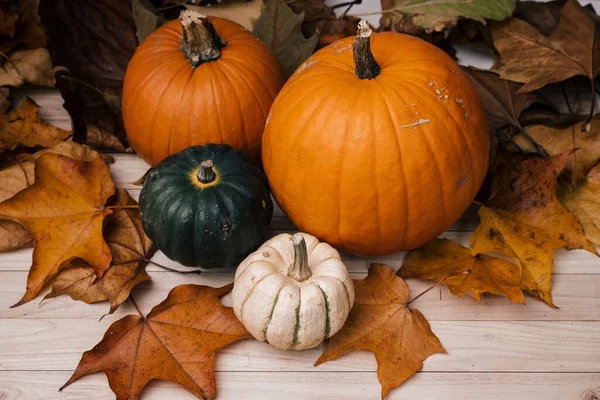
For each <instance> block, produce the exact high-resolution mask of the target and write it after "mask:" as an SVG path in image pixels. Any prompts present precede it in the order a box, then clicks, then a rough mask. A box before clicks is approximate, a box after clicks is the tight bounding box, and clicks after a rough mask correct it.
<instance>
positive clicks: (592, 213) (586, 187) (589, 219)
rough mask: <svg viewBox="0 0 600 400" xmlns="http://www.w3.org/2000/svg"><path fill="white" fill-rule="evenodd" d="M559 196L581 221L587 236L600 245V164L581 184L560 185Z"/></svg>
mask: <svg viewBox="0 0 600 400" xmlns="http://www.w3.org/2000/svg"><path fill="white" fill-rule="evenodd" d="M558 197H559V198H560V201H561V202H562V203H563V204H564V205H565V207H567V208H568V209H569V210H571V212H572V213H573V214H575V216H576V217H577V219H578V220H579V222H581V225H583V229H584V231H585V234H586V236H587V237H588V239H590V241H591V242H592V243H594V244H595V245H596V246H600V164H598V165H596V166H595V167H594V168H593V169H592V170H591V171H590V172H589V173H588V175H587V177H586V178H585V180H584V181H583V183H582V184H581V185H580V186H577V187H574V186H573V185H571V184H568V183H567V184H564V185H560V186H559V190H558Z"/></svg>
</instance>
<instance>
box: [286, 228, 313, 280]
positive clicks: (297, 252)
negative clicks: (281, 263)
mask: <svg viewBox="0 0 600 400" xmlns="http://www.w3.org/2000/svg"><path fill="white" fill-rule="evenodd" d="M290 240H291V241H292V242H293V243H294V263H293V264H292V265H290V267H289V268H288V274H287V275H288V276H289V277H290V278H292V279H294V280H296V281H298V282H302V281H305V280H307V279H308V278H310V277H311V275H312V272H311V271H310V268H309V267H308V251H307V250H306V242H305V241H304V236H302V234H301V233H294V234H293V235H292V237H291V238H290Z"/></svg>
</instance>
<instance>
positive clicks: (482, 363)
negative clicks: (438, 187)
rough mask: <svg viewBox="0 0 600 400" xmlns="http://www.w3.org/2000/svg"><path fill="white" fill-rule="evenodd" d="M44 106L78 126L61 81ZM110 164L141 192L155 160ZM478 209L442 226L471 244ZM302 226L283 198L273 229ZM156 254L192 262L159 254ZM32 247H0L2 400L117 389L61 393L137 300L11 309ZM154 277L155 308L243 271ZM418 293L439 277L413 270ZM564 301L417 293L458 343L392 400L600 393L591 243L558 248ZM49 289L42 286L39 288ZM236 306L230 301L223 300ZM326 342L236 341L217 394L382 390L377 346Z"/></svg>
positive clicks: (597, 264)
mask: <svg viewBox="0 0 600 400" xmlns="http://www.w3.org/2000/svg"><path fill="white" fill-rule="evenodd" d="M29 94H31V95H32V96H33V97H34V99H35V100H36V101H37V102H38V103H39V104H40V105H41V106H42V110H41V114H42V117H43V118H44V119H46V120H47V121H50V122H52V123H54V124H56V125H58V126H61V127H63V128H67V129H69V128H70V122H69V119H68V116H67V115H66V113H65V112H64V110H63V109H62V107H61V104H62V100H61V98H60V97H59V96H57V94H56V93H55V92H54V91H52V90H37V91H34V92H29ZM115 160H116V162H115V164H113V165H111V172H112V176H113V179H114V180H115V182H116V184H117V186H118V187H119V188H125V189H128V190H129V191H130V193H131V194H132V196H133V197H134V198H136V199H137V197H138V196H139V191H140V188H139V187H137V186H134V185H132V184H131V183H130V182H133V181H135V180H136V179H137V178H139V177H140V176H141V175H142V174H143V173H144V172H145V171H146V169H147V165H146V164H145V163H144V162H143V161H141V160H140V159H138V158H137V157H136V156H134V155H122V154H117V155H115ZM474 211H475V210H473V209H470V210H468V211H467V212H466V213H465V215H464V216H463V218H461V220H459V221H458V222H457V223H456V224H455V225H454V226H453V227H452V228H451V229H450V230H449V231H447V232H446V233H444V235H443V236H445V237H448V238H451V239H454V240H458V241H459V242H461V243H463V244H465V245H466V244H467V243H468V241H469V237H470V235H471V232H472V230H473V229H474V228H475V226H476V224H477V219H476V216H475V213H474ZM293 229H294V227H293V225H292V223H291V222H290V221H289V220H288V219H287V218H286V217H285V215H284V214H283V213H282V212H281V210H280V209H279V208H276V210H275V216H274V218H273V222H272V224H271V231H270V232H269V235H270V236H271V235H275V234H277V233H280V232H282V231H291V230H293ZM403 258H404V254H403V253H399V254H394V255H391V256H388V257H380V258H374V259H363V258H359V257H354V256H351V255H348V254H345V255H344V259H345V261H346V263H347V265H348V267H349V269H350V271H351V274H352V276H353V277H354V278H355V279H357V278H358V279H360V278H362V277H364V276H365V275H366V271H367V267H368V265H369V263H370V262H372V261H378V262H385V263H388V264H390V265H391V266H392V267H394V268H398V267H399V266H400V265H401V263H402V259H403ZM154 260H156V261H157V262H159V263H161V264H164V265H167V266H170V267H174V268H180V269H185V268H184V267H181V266H179V265H178V264H177V263H175V262H172V261H170V260H168V259H167V258H166V257H165V256H164V255H162V254H161V253H158V254H157V255H156V256H155V258H154ZM30 264H31V250H21V251H16V252H12V253H7V254H1V255H0V399H1V400H17V399H19V400H24V399H27V400H38V399H70V400H71V399H113V398H114V395H113V394H112V392H111V391H110V389H109V387H108V384H107V381H106V377H105V376H104V375H103V374H101V373H100V374H95V375H92V376H88V377H85V378H82V379H81V380H80V381H77V382H75V383H74V384H72V385H71V386H70V387H68V388H67V389H65V390H64V391H63V392H62V393H59V392H58V391H57V390H58V388H59V387H60V386H61V385H62V384H63V383H64V382H65V381H66V380H67V379H68V377H69V376H70V374H71V373H72V371H73V369H74V368H75V366H76V365H77V363H78V361H79V359H80V357H81V353H82V352H83V351H86V350H88V349H90V348H91V347H93V346H94V345H95V344H96V343H97V342H98V341H99V340H100V339H101V337H102V336H103V334H104V331H105V330H106V328H107V327H108V326H109V325H110V324H111V323H112V322H114V321H115V320H117V319H119V318H121V317H123V316H124V315H126V314H130V313H134V312H135V311H134V309H133V307H132V305H131V303H129V302H126V303H125V304H123V305H122V306H121V308H119V310H118V311H117V312H116V313H115V314H114V315H110V316H106V317H105V318H103V319H102V320H101V321H99V318H100V317H101V316H103V315H104V314H105V313H106V312H107V311H108V305H107V304H106V303H100V304H94V305H86V304H84V303H81V302H75V301H73V300H71V299H70V298H68V297H64V296H63V297H59V298H56V299H51V300H47V301H44V302H42V303H41V304H40V302H39V301H38V300H36V301H33V302H31V303H29V304H26V305H24V306H21V307H18V308H15V309H10V308H9V306H10V305H12V304H14V303H15V302H16V301H17V300H19V298H20V297H21V295H22V294H23V290H24V287H25V279H26V276H27V271H28V269H29V266H30ZM148 270H149V273H150V275H151V276H152V281H151V282H146V283H143V284H141V285H139V286H138V287H137V288H135V289H134V291H133V293H134V296H135V297H136V299H137V302H138V303H139V305H140V307H141V308H142V310H143V311H144V312H148V311H149V310H150V309H151V308H152V306H153V305H155V304H158V303H159V302H160V301H162V300H163V299H164V298H165V297H166V295H167V293H168V292H169V290H171V289H172V288H173V287H175V286H177V285H179V284H183V283H196V284H204V285H211V286H218V285H223V284H226V283H229V282H231V281H232V280H233V274H232V271H221V272H214V271H205V272H204V273H203V274H202V275H182V274H178V273H173V272H166V271H164V270H161V269H160V268H157V267H155V266H152V265H150V266H149V267H148ZM408 284H409V286H410V288H411V291H412V292H413V294H415V293H418V292H420V291H422V290H424V289H426V288H427V287H429V285H430V283H429V282H422V281H418V280H412V279H411V280H408ZM553 294H554V299H555V302H556V304H557V305H558V306H559V307H560V309H558V310H555V309H551V308H549V307H547V306H546V305H544V304H543V303H541V302H540V301H538V300H535V299H533V298H531V297H527V305H525V306H523V305H518V304H513V303H510V302H509V301H508V300H507V299H504V298H500V297H496V296H484V297H483V298H482V299H481V301H480V302H479V303H475V302H473V300H472V299H470V298H462V299H459V298H456V297H454V296H452V295H451V294H450V293H449V292H448V290H447V289H445V288H443V287H442V288H439V289H435V290H432V291H431V292H429V293H428V294H426V295H425V296H423V297H422V298H421V299H419V300H418V301H416V302H415V303H414V307H415V308H417V309H419V310H420V311H421V312H423V314H424V315H425V316H426V317H427V319H428V320H429V321H430V322H431V326H432V328H433V331H434V332H435V333H436V334H437V335H438V336H439V338H440V340H441V341H442V343H443V345H444V346H445V347H446V349H447V350H448V354H447V355H441V354H436V355H434V356H432V357H431V358H429V359H428V360H427V361H426V362H425V365H424V368H423V371H422V372H419V373H417V374H416V375H415V377H413V378H412V379H410V380H409V381H408V382H407V383H406V384H405V385H404V386H402V387H401V388H399V389H396V390H394V391H392V392H391V394H390V396H389V398H390V399H425V400H429V399H450V400H452V399H461V400H470V399H472V400H476V399H477V400H478V399H486V400H490V399H492V400H496V399H497V400H500V399H502V400H506V399H527V400H548V399H550V400H598V399H599V398H600V259H598V258H596V257H594V256H593V255H591V254H589V253H587V252H584V251H572V252H568V251H566V250H561V251H557V252H556V265H555V275H554V291H553ZM40 297H41V296H40ZM223 301H224V303H225V304H226V305H230V302H231V300H230V299H229V298H228V297H225V298H224V300H223ZM321 350H322V349H321V348H317V349H314V350H309V351H304V352H283V351H278V350H275V349H273V348H271V347H269V346H268V345H266V344H264V343H259V342H256V341H252V340H247V341H244V342H239V343H236V344H234V345H232V346H230V347H228V348H225V349H224V350H223V351H221V352H220V353H219V354H218V356H217V362H216V370H217V386H218V393H219V395H218V399H221V400H225V399H228V400H229V399H230V400H234V399H284V398H285V399H307V398H311V399H378V398H379V393H380V386H379V383H378V381H377V375H376V372H375V371H376V363H375V359H374V357H373V355H372V354H371V353H369V352H366V351H363V352H354V353H350V354H348V355H346V356H344V357H342V358H341V359H339V360H338V361H335V362H329V363H325V364H323V365H322V366H319V367H318V368H315V367H313V363H314V361H315V360H316V359H317V358H318V356H319V354H320V352H321ZM167 398H176V399H192V398H195V397H194V396H193V395H191V394H190V393H188V392H186V391H185V390H184V389H182V388H180V387H178V386H177V385H175V384H171V383H168V382H154V383H152V384H151V385H150V386H149V387H148V388H147V389H146V390H145V391H144V392H143V399H157V400H158V399H167Z"/></svg>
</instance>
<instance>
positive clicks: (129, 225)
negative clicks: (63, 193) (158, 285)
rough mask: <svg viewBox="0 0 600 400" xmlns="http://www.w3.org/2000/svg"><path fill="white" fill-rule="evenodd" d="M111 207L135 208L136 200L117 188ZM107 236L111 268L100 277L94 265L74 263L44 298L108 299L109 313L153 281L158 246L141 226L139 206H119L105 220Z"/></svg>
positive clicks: (86, 300) (105, 233) (91, 300)
mask: <svg viewBox="0 0 600 400" xmlns="http://www.w3.org/2000/svg"><path fill="white" fill-rule="evenodd" d="M110 204H111V205H112V206H123V207H135V206H137V202H136V201H135V200H134V199H132V198H131V196H130V195H129V193H127V191H126V190H122V189H120V190H117V195H116V199H115V201H111V203H110ZM106 220H107V221H106V226H105V227H104V239H105V240H106V243H107V244H108V247H109V248H110V250H111V252H112V262H111V265H110V268H109V269H108V270H107V271H106V273H105V274H104V276H102V278H100V279H97V278H98V277H97V276H96V274H95V272H94V268H93V267H91V266H90V265H89V264H87V263H83V262H79V263H75V262H73V263H72V264H71V265H69V266H68V268H67V267H64V268H63V269H61V270H60V272H59V273H58V274H57V275H56V278H55V279H54V281H53V283H52V291H51V292H50V293H48V294H47V295H46V297H45V298H52V297H57V296H61V295H69V296H71V298H72V299H73V300H80V301H83V302H85V303H88V304H92V303H97V302H100V301H105V300H108V301H109V302H110V313H111V314H112V313H113V312H115V310H116V309H117V308H118V307H119V306H120V305H121V303H123V302H124V301H125V300H127V298H128V297H129V294H130V293H131V289H133V287H134V286H136V285H137V284H139V283H141V282H144V281H147V280H150V276H149V275H148V274H147V273H146V265H147V264H148V261H149V260H150V258H151V257H152V255H153V254H154V253H155V252H156V247H154V245H153V244H152V241H151V240H150V239H149V238H148V236H146V234H145V233H144V230H143V229H142V217H141V215H140V211H139V210H138V209H132V208H122V209H117V210H115V211H114V212H113V214H111V215H109V216H108V217H107V219H106Z"/></svg>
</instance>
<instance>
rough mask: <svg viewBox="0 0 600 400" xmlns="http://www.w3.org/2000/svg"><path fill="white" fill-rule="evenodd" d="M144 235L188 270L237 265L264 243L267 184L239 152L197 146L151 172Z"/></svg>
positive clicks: (143, 198)
mask: <svg viewBox="0 0 600 400" xmlns="http://www.w3.org/2000/svg"><path fill="white" fill-rule="evenodd" d="M139 204H140V211H141V214H142V226H143V228H144V231H145V232H146V234H147V235H148V237H149V238H150V239H152V241H153V242H154V243H155V244H156V246H157V247H158V248H159V249H160V250H162V251H163V253H165V255H166V256H167V257H169V258H171V259H173V260H175V261H178V262H180V263H181V264H183V265H186V266H200V267H203V268H221V267H228V266H231V265H234V264H235V263H237V262H239V261H241V260H242V259H243V258H244V257H245V256H246V255H248V253H250V252H251V251H253V250H254V249H256V248H257V247H258V246H259V245H260V244H261V242H262V237H263V236H264V234H265V232H266V231H267V228H268V226H269V222H270V221H271V216H272V215H273V203H272V201H271V197H270V194H269V188H268V185H267V181H266V178H265V176H264V175H263V173H262V172H261V171H260V169H259V168H258V167H256V166H255V165H254V164H252V163H251V162H250V160H249V159H248V157H247V156H246V155H245V154H244V153H243V152H242V151H241V150H234V149H233V148H231V147H230V146H227V145H216V144H208V145H205V146H193V147H189V148H187V149H185V150H183V151H182V152H180V153H177V154H174V155H172V156H169V157H167V158H166V159H165V160H163V161H162V162H161V163H160V164H159V165H158V166H157V167H156V168H153V169H152V170H150V172H148V174H147V175H146V177H145V180H144V187H143V188H142V191H141V193H140V201H139Z"/></svg>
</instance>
